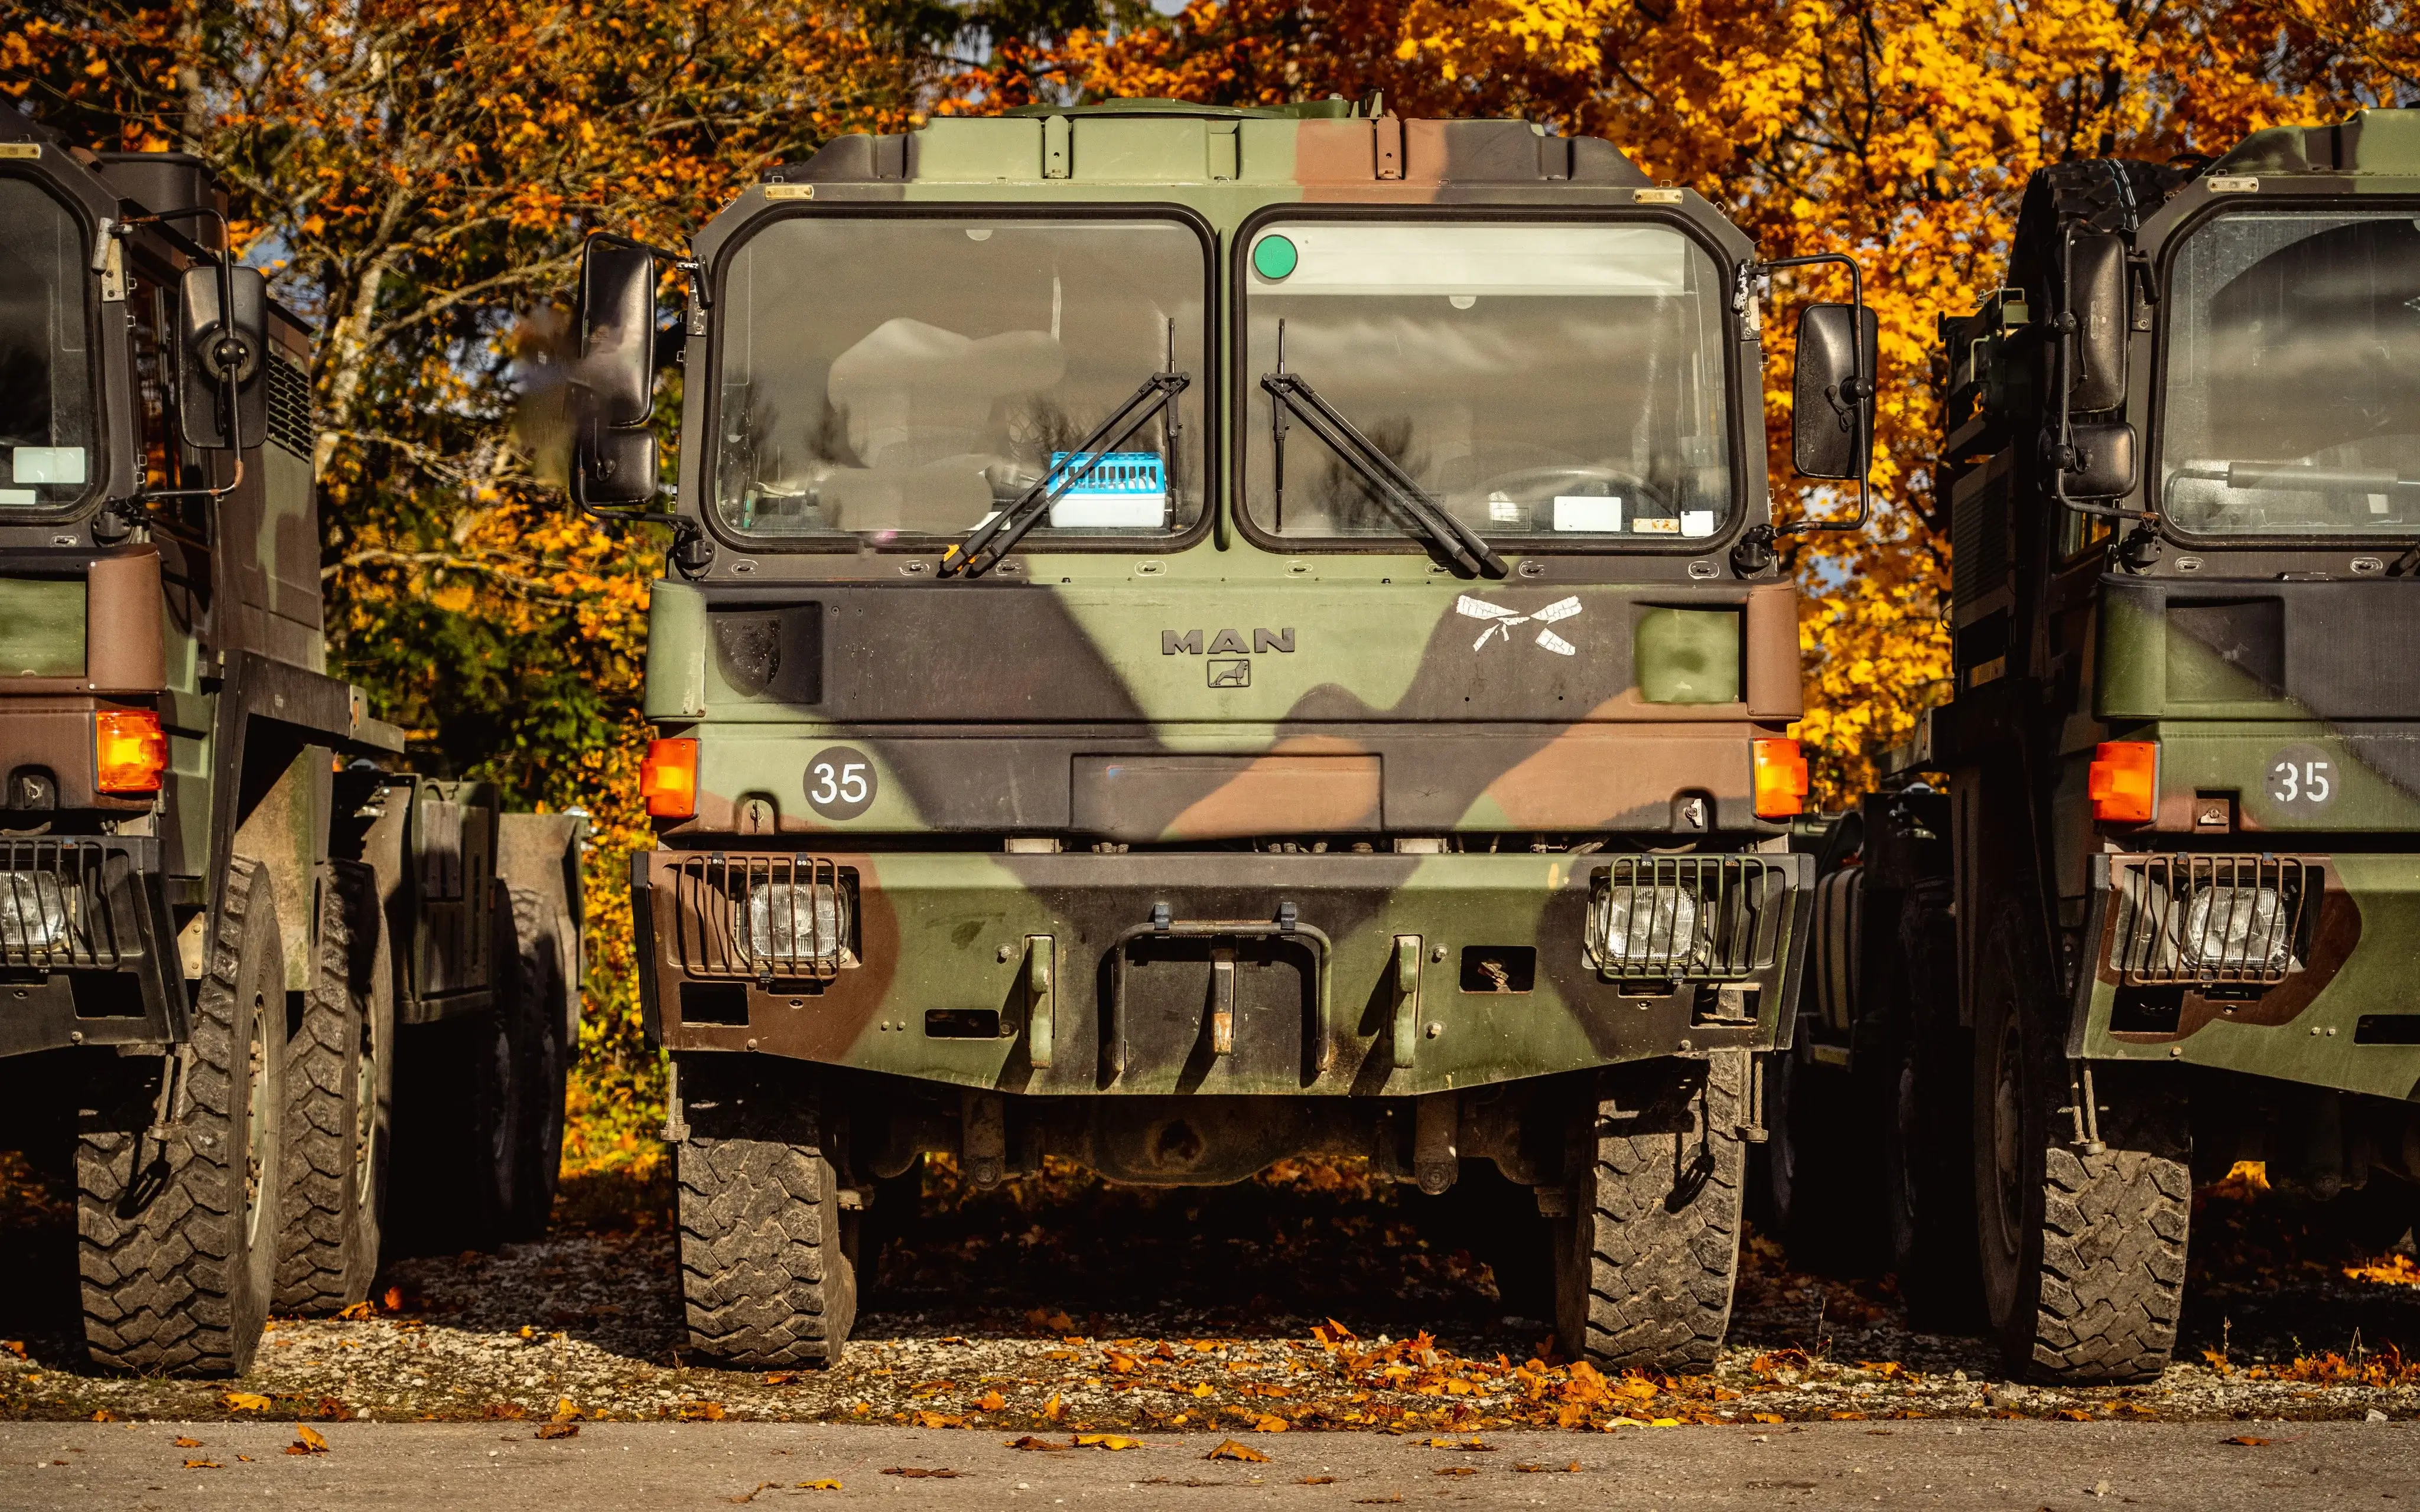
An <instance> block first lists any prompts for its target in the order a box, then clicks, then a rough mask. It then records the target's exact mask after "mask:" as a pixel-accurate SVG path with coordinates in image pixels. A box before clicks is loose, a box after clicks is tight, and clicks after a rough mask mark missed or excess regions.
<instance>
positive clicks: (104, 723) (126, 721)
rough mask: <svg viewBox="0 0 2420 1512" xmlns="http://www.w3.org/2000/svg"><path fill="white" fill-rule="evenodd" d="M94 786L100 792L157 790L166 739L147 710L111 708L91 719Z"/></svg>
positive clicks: (165, 762) (165, 765) (163, 768)
mask: <svg viewBox="0 0 2420 1512" xmlns="http://www.w3.org/2000/svg"><path fill="white" fill-rule="evenodd" d="M92 769H93V786H94V787H96V788H98V789H100V790H101V792H103V793H117V794H135V793H157V792H159V791H160V774H161V773H163V772H164V771H166V770H167V769H168V737H167V735H166V734H164V733H162V731H161V729H160V717H159V716H158V715H156V714H154V713H152V712H151V711H150V710H149V709H110V710H104V711H103V712H101V713H100V714H96V715H94V716H93V717H92Z"/></svg>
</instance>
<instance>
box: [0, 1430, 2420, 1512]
mask: <svg viewBox="0 0 2420 1512" xmlns="http://www.w3.org/2000/svg"><path fill="white" fill-rule="evenodd" d="M295 1431H296V1429H295V1427H294V1425H291V1424H281V1423H240V1424H233V1423H225V1422H220V1423H208V1424H196V1425H192V1426H189V1427H178V1426H177V1425H175V1424H170V1423H142V1424H117V1423H110V1424H71V1425H66V1426H62V1425H59V1424H55V1423H8V1424H0V1505H5V1506H6V1507H8V1508H11V1509H16V1508H23V1509H25V1512H38V1509H43V1508H53V1507H56V1508H62V1509H73V1512H91V1509H93V1508H99V1507H106V1508H113V1509H116V1508H129V1509H131V1508H159V1509H162V1512H166V1509H169V1508H175V1509H178V1512H187V1509H191V1512H209V1509H214V1508H220V1507H245V1508H256V1507H286V1506H295V1507H310V1508H314V1509H322V1508H324V1509H327V1512H357V1509H358V1512H369V1509H383V1508H398V1509H408V1512H439V1509H443V1512H452V1509H455V1508H464V1509H470V1508H483V1509H484V1508H497V1509H512V1512H522V1509H527V1512H561V1509H562V1508H565V1507H602V1508H607V1509H611V1512H624V1509H640V1508H645V1509H648V1512H654V1509H657V1508H687V1507H696V1508H712V1507H723V1506H729V1505H732V1504H751V1505H755V1506H812V1507H821V1506H826V1505H832V1506H845V1505H846V1504H850V1503H852V1502H855V1503H862V1502H866V1501H875V1502H877V1503H882V1504H888V1505H891V1506H897V1507H909V1506H913V1507H920V1508H921V1507H927V1506H929V1507H951V1508H955V1507H979V1508H983V1509H985V1512H1013V1509H1014V1508H1015V1507H1016V1506H1020V1505H1031V1506H1033V1507H1036V1508H1046V1507H1047V1508H1056V1507H1058V1506H1061V1505H1065V1506H1071V1507H1072V1506H1082V1505H1091V1506H1096V1507H1138V1508H1143V1507H1148V1508H1159V1507H1171V1508H1194V1507H1202V1508H1224V1507H1243V1506H1259V1505H1277V1506H1282V1507H1301V1508H1306V1509H1310V1508H1319V1509H1325V1508H1331V1507H1332V1508H1339V1509H1342V1508H1346V1507H1355V1506H1364V1505H1393V1504H1403V1505H1406V1506H1421V1505H1425V1506H1435V1507H1441V1508H1442V1507H1449V1506H1452V1507H1459V1506H1479V1507H1497V1506H1502V1507H1523V1506H1547V1507H1573V1508H1582V1507H1585V1508H1590V1509H1591V1512H1594V1509H1599V1508H1607V1507H1621V1508H1667V1507H1669V1508H1730V1507H1738V1508H1754V1509H1757V1512H1768V1509H1776V1508H1791V1507H1824V1508H1835V1507H1849V1506H1855V1505H1868V1506H1871V1505H1875V1504H1881V1505H1884V1506H1888V1507H1893V1508H1900V1507H1922V1508H1931V1507H1978V1508H2009V1509H2011V1512H2037V1509H2042V1508H2055V1509H2058V1512H2068V1509H2083V1508H2101V1507H2118V1506H2133V1507H2147V1508H2165V1507H2174V1508H2180V1509H2191V1512H2223V1509H2229V1508H2255V1509H2262V1512H2270V1509H2273V1508H2275V1507H2277V1506H2278V1505H2280V1504H2293V1505H2302V1506H2326V1507H2376V1508H2381V1509H2387V1508H2392V1507H2395V1506H2397V1505H2399V1504H2407V1503H2420V1473H2415V1472H2420V1427H2412V1425H2409V1424H2402V1423H2299V1424H2290V1425H2289V1424H2282V1423H2279V1424H2257V1423H2256V1424H2236V1425H2213V1424H2209V1423H2191V1424H2187V1423H2141V1424H2123V1425H2120V1424H2106V1425H2091V1426H2083V1425H2074V1424H2052V1423H2038V1422H2009V1423H1993V1424H1984V1425H1978V1424H1971V1423H1970V1424H1964V1425H1952V1424H1946V1423H1940V1424H1936V1423H1899V1424H1894V1425H1892V1426H1890V1427H1872V1426H1870V1425H1867V1424H1858V1423H1833V1424H1821V1425H1810V1426H1807V1427H1798V1428H1789V1427H1768V1428H1761V1429H1750V1428H1747V1427H1701V1428H1666V1429H1631V1430H1624V1431H1622V1432H1621V1433H1620V1434H1619V1435H1601V1434H1589V1435H1577V1434H1554V1433H1490V1434H1486V1435H1484V1436H1483V1437H1482V1441H1481V1442H1483V1443H1487V1444H1489V1445H1492V1448H1490V1449H1488V1450H1485V1451H1471V1450H1467V1449H1461V1448H1455V1449H1438V1448H1433V1447H1429V1446H1428V1445H1427V1443H1426V1442H1425V1441H1424V1440H1419V1439H1411V1438H1395V1437H1390V1436H1387V1435H1383V1434H1342V1433H1325V1434H1323V1433H1290V1434H1266V1435H1248V1436H1247V1437H1248V1439H1249V1447H1250V1448H1251V1449H1252V1450H1253V1451H1254V1452H1256V1453H1264V1454H1265V1455H1267V1457H1268V1458H1267V1461H1266V1462H1265V1463H1261V1464H1252V1463H1238V1462H1233V1461H1229V1460H1216V1459H1207V1458H1203V1457H1204V1455H1206V1454H1207V1453H1209V1452H1210V1450H1211V1449H1212V1448H1213V1447H1214V1446H1215V1445H1216V1444H1217V1443H1218V1442H1219V1441H1218V1440H1217V1439H1216V1438H1211V1437H1193V1438H1187V1437H1183V1436H1171V1435H1153V1436H1150V1437H1149V1438H1148V1439H1147V1441H1146V1442H1145V1443H1143V1445H1142V1446H1141V1447H1139V1448H1133V1449H1127V1450H1124V1451H1120V1452H1107V1451H1103V1450H1100V1449H1094V1448H1079V1449H1073V1450H1068V1451H1065V1452H1062V1453H1035V1452H1031V1451H1025V1452H1020V1451H1017V1450H1014V1449H1010V1448H1008V1447H1006V1446H1005V1445H1004V1443H1003V1442H1002V1438H1001V1435H999V1434H996V1433H976V1432H953V1431H947V1430H943V1431H926V1430H923V1429H913V1428H890V1427H856V1426H848V1425H822V1424H753V1423H747V1424H743V1423H691V1424H677V1425H675V1424H654V1423H635V1424H634V1423H597V1424H586V1425H583V1426H582V1428H581V1430H580V1432H579V1433H578V1434H577V1435H576V1436H573V1437H568V1438H560V1439H555V1440H551V1441H540V1440H537V1439H535V1437H533V1431H532V1428H531V1427H530V1426H529V1425H527V1424H520V1423H502V1422H499V1423H492V1424H465V1423H431V1424H368V1423H325V1424H319V1425H317V1426H316V1431H318V1433H320V1434H321V1435H323V1436H324V1438H325V1441H326V1443H327V1445H328V1447H327V1451H326V1452H325V1453H317V1454H309V1455H288V1454H287V1453H285V1452H284V1451H285V1450H286V1448H287V1445H288V1444H290V1443H294V1442H295ZM2239 1435H2240V1436H2243V1437H2250V1438H2256V1439H2266V1440H2268V1442H2267V1443H2260V1444H2250V1445H2238V1444H2228V1443H2222V1442H2221V1441H2222V1440H2224V1439H2226V1438H2229V1437H2234V1436H2239ZM180 1437H182V1438H188V1439H194V1440H198V1441H200V1442H199V1444H198V1446H195V1447H179V1446H178V1444H177V1443H176V1441H177V1440H178V1438H180ZM1459 1442H1460V1441H1459V1440H1458V1441H1457V1443H1459ZM239 1457H249V1458H248V1459H247V1458H239ZM188 1460H202V1461H208V1462H210V1463H211V1464H214V1465H215V1466H216V1467H217V1468H205V1467H197V1468H193V1469H188V1468H186V1462H187V1461H188ZM1575 1462H1576V1463H1577V1464H1578V1466H1579V1467H1580V1468H1579V1470H1578V1472H1577V1473H1571V1472H1569V1471H1568V1470H1566V1469H1565V1468H1564V1467H1567V1466H1569V1465H1572V1464H1574V1463H1575ZM1522 1466H1537V1467H1543V1468H1539V1469H1534V1470H1524V1469H1522V1468H1520V1467H1522ZM900 1470H923V1471H928V1472H931V1471H941V1470H949V1471H954V1472H956V1474H955V1475H954V1476H948V1477H944V1476H940V1475H938V1474H935V1475H925V1476H909V1475H903V1474H898V1473H890V1472H896V1471H900ZM1461 1472H1466V1473H1461ZM1311 1477H1332V1479H1327V1480H1326V1481H1324V1482H1321V1483H1318V1484H1308V1485H1307V1484H1304V1482H1305V1481H1306V1480H1307V1479H1309V1478H1311ZM819 1480H834V1481H838V1482H840V1489H838V1490H837V1491H832V1490H816V1489H801V1488H800V1487H799V1482H802V1481H819Z"/></svg>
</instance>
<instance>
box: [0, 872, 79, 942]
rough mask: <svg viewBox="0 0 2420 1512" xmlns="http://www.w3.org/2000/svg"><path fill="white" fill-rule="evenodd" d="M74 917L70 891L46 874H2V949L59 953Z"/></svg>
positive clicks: (0, 913) (67, 937)
mask: <svg viewBox="0 0 2420 1512" xmlns="http://www.w3.org/2000/svg"><path fill="white" fill-rule="evenodd" d="M73 925H74V916H73V914H72V912H71V911H70V907H69V904H68V891H67V888H65V887H62V886H60V884H59V879H58V878H57V877H55V876H54V875H52V874H51V873H49V872H0V949H8V950H57V949H64V948H65V947H66V946H67V945H68V943H69V938H70V932H71V930H72V928H73Z"/></svg>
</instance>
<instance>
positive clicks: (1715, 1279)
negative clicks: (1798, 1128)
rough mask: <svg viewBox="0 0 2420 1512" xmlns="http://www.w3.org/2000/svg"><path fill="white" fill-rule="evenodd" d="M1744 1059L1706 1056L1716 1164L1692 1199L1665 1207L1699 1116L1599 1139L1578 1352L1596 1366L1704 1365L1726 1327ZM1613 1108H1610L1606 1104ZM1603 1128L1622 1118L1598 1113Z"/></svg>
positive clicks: (1587, 1179)
mask: <svg viewBox="0 0 2420 1512" xmlns="http://www.w3.org/2000/svg"><path fill="white" fill-rule="evenodd" d="M1746 1091H1747V1057H1746V1055H1745V1054H1744V1053H1741V1052H1737V1051H1718V1052H1716V1053H1714V1055H1713V1056H1712V1057H1710V1058H1709V1061H1708V1067H1707V1077H1706V1095H1705V1097H1704V1099H1703V1100H1702V1103H1695V1102H1693V1103H1692V1107H1693V1110H1694V1109H1695V1108H1698V1107H1702V1109H1703V1119H1704V1122H1705V1125H1706V1127H1705V1128H1704V1129H1703V1130H1702V1135H1703V1148H1704V1150H1705V1152H1706V1153H1707V1154H1710V1155H1711V1156H1712V1167H1711V1169H1709V1170H1708V1171H1707V1172H1706V1174H1705V1180H1704V1184H1703V1185H1702V1186H1700V1187H1699V1189H1698V1190H1697V1192H1696V1194H1695V1196H1693V1197H1691V1198H1689V1199H1688V1200H1686V1201H1684V1202H1683V1203H1681V1204H1680V1205H1679V1207H1678V1208H1677V1209H1675V1208H1673V1207H1671V1206H1669V1205H1668V1199H1669V1198H1671V1197H1672V1196H1674V1194H1675V1193H1676V1191H1677V1190H1678V1188H1676V1184H1675V1174H1676V1172H1678V1171H1680V1170H1682V1169H1683V1168H1685V1167H1686V1166H1687V1165H1689V1164H1690V1163H1691V1162H1694V1161H1695V1160H1697V1159H1698V1158H1699V1149H1700V1135H1701V1131H1700V1129H1699V1127H1697V1120H1696V1119H1694V1118H1693V1119H1690V1120H1689V1126H1688V1127H1687V1128H1685V1129H1684V1130H1683V1131H1680V1132H1673V1133H1659V1134H1632V1135H1623V1134H1613V1133H1605V1132H1600V1133H1598V1134H1596V1135H1595V1139H1594V1144H1595V1150H1594V1156H1595V1158H1594V1161H1593V1169H1592V1170H1587V1171H1583V1172H1582V1178H1581V1179H1582V1187H1581V1191H1580V1193H1579V1196H1580V1197H1581V1198H1582V1200H1583V1202H1585V1203H1587V1204H1588V1206H1586V1207H1583V1208H1582V1209H1581V1211H1580V1217H1579V1221H1580V1222H1581V1223H1582V1224H1583V1225H1584V1226H1588V1225H1589V1214H1590V1212H1591V1211H1592V1212H1593V1214H1594V1223H1593V1225H1592V1226H1590V1227H1592V1233H1591V1234H1590V1235H1589V1236H1588V1237H1589V1238H1590V1248H1589V1276H1588V1299H1587V1334H1586V1338H1585V1341H1584V1343H1583V1345H1582V1348H1583V1350H1584V1351H1585V1353H1586V1356H1587V1358H1588V1359H1589V1360H1590V1361H1591V1362H1593V1363H1595V1364H1597V1365H1601V1366H1612V1367H1617V1368H1621V1369H1625V1370H1628V1369H1640V1370H1668V1371H1670V1370H1683V1369H1694V1370H1703V1369H1706V1368H1709V1367H1711V1366H1712V1365H1714V1357H1715V1355H1716V1354H1717V1353H1719V1352H1720V1350H1721V1349H1722V1345H1723V1335H1725V1333H1727V1332H1728V1331H1729V1330H1730V1318H1731V1292H1732V1288H1733V1285H1734V1283H1735V1282H1736V1281H1737V1279H1738V1275H1739V1246H1740V1212H1741V1204H1742V1200H1743V1196H1744V1194H1745V1189H1746V1179H1747V1172H1746V1166H1747V1147H1746V1144H1745V1141H1744V1140H1743V1139H1742V1138H1741V1137H1740V1133H1739V1130H1740V1125H1741V1123H1742V1122H1743V1121H1744V1119H1745V1100H1746ZM1606 1111H1608V1112H1609V1111H1610V1109H1607V1110H1606ZM1597 1127H1598V1128H1599V1130H1600V1131H1602V1130H1606V1129H1608V1128H1610V1129H1619V1128H1620V1127H1621V1125H1620V1124H1619V1123H1610V1124H1608V1123H1606V1122H1605V1121H1603V1120H1598V1123H1597Z"/></svg>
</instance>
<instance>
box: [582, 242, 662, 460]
mask: <svg viewBox="0 0 2420 1512" xmlns="http://www.w3.org/2000/svg"><path fill="white" fill-rule="evenodd" d="M580 381H581V383H582V385H583V386H584V387H585V388H586V389H587V390H588V392H589V394H590V396H591V400H592V402H593V403H594V404H595V406H596V410H595V414H596V419H597V423H598V424H602V425H606V426H609V427H612V428H614V429H621V428H624V427H628V426H630V425H644V424H646V423H647V417H648V416H649V415H650V414H652V413H653V412H654V410H655V407H656V258H655V254H653V253H651V252H649V251H647V250H646V249H645V248H644V247H634V246H632V245H630V244H629V243H628V242H627V241H619V240H613V239H607V238H604V237H597V238H595V239H592V240H590V242H589V243H588V246H587V250H586V251H584V252H583V253H582V255H581V258H580Z"/></svg>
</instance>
